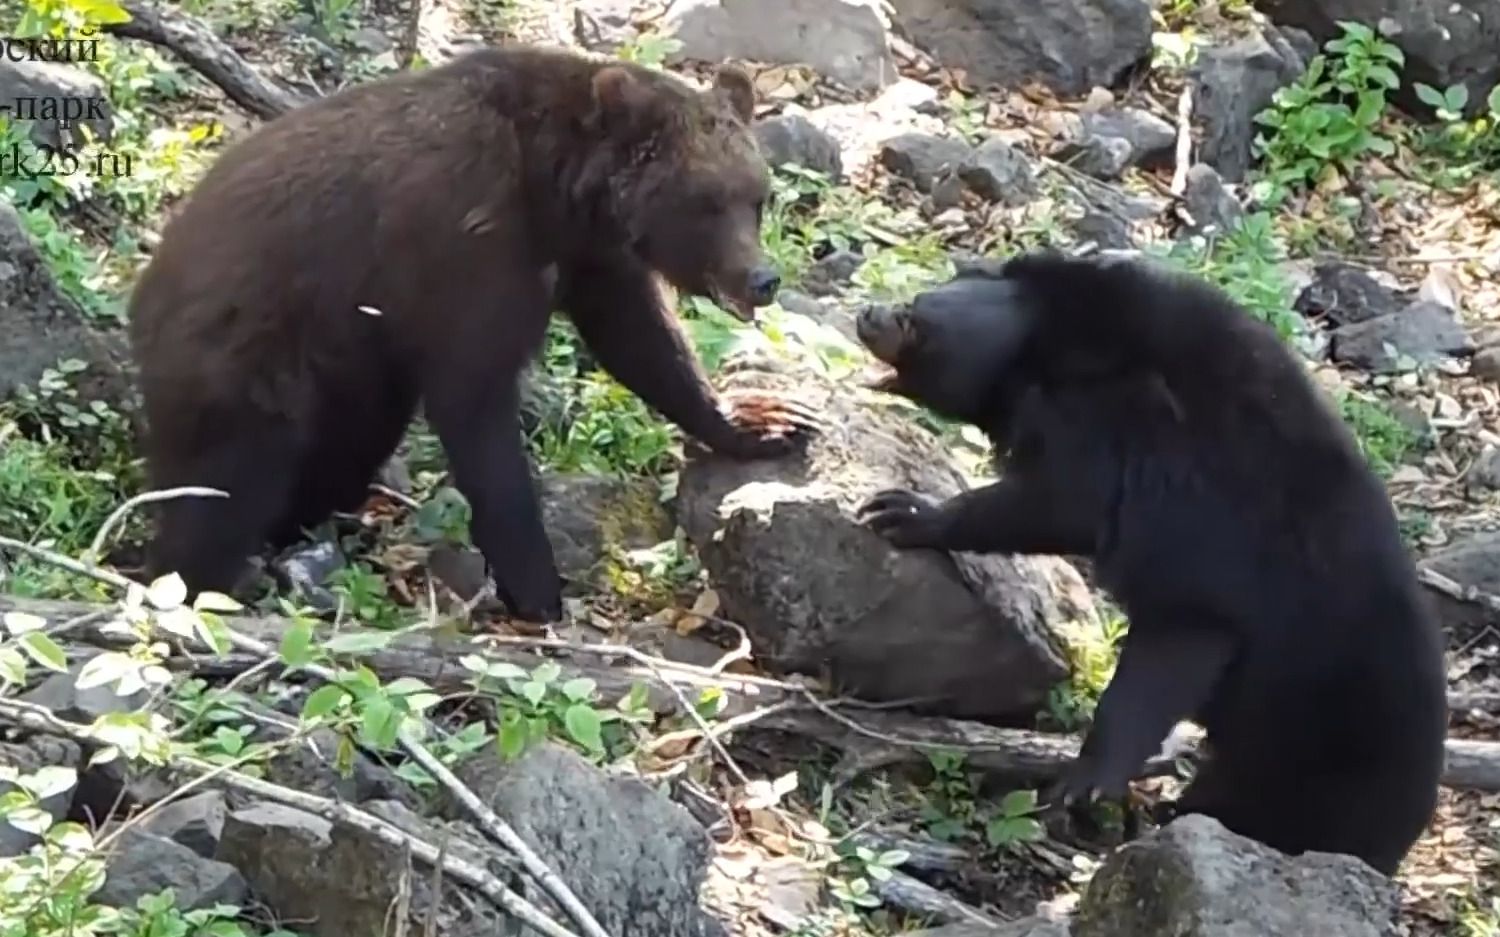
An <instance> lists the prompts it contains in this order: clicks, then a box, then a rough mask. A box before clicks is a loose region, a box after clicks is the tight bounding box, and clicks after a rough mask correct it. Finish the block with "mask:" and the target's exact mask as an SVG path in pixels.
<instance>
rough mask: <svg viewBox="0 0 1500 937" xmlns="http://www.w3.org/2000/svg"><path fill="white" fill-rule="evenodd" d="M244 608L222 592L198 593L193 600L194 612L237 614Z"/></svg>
mask: <svg viewBox="0 0 1500 937" xmlns="http://www.w3.org/2000/svg"><path fill="white" fill-rule="evenodd" d="M244 607H245V606H243V605H241V604H240V603H239V602H237V601H235V600H234V599H232V598H230V597H229V596H227V595H225V594H224V593H222V592H200V593H198V597H197V598H196V599H194V600H193V611H196V612H238V611H240V610H241V609H243V608H244Z"/></svg>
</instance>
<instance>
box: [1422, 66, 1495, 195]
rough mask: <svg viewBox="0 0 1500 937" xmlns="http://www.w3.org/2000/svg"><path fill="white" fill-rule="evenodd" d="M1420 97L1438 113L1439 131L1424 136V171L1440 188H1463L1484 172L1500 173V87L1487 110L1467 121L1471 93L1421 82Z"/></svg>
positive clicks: (1492, 93)
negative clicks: (1499, 171)
mask: <svg viewBox="0 0 1500 937" xmlns="http://www.w3.org/2000/svg"><path fill="white" fill-rule="evenodd" d="M1415 88H1416V92H1417V97H1418V98H1420V99H1421V100H1422V102H1423V103H1425V104H1427V105H1428V106H1429V107H1431V108H1432V109H1433V111H1434V112H1435V116H1436V117H1437V120H1438V127H1437V129H1435V130H1433V129H1428V128H1424V129H1423V131H1422V133H1421V136H1420V154H1421V155H1420V158H1419V164H1418V165H1419V169H1420V171H1421V172H1422V173H1423V174H1424V175H1425V176H1426V177H1427V178H1429V179H1430V180H1432V183H1433V184H1434V185H1436V186H1439V187H1443V188H1449V187H1453V186H1458V185H1462V184H1464V183H1466V182H1468V181H1470V180H1471V179H1473V178H1474V177H1475V175H1477V174H1478V173H1480V172H1483V171H1494V170H1496V169H1500V85H1496V86H1495V87H1494V88H1491V89H1490V93H1489V96H1488V97H1487V98H1486V99H1485V102H1484V108H1483V109H1482V110H1481V112H1480V113H1479V114H1478V115H1476V116H1475V117H1474V118H1473V119H1472V120H1466V119H1465V118H1464V109H1465V108H1466V107H1467V106H1468V104H1469V89H1468V88H1467V87H1466V86H1464V85H1461V84H1460V85H1453V86H1451V87H1449V88H1447V89H1446V90H1443V91H1439V90H1438V89H1437V88H1434V87H1432V86H1431V85H1427V84H1423V83H1422V82H1417V83H1416V85H1415Z"/></svg>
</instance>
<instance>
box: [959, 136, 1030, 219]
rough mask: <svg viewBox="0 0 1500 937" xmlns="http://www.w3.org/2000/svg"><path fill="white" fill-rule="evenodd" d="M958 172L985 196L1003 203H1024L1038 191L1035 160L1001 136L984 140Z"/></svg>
mask: <svg viewBox="0 0 1500 937" xmlns="http://www.w3.org/2000/svg"><path fill="white" fill-rule="evenodd" d="M958 174H959V176H960V177H961V178H962V179H963V181H964V184H965V185H967V186H968V187H969V188H970V189H971V190H973V191H974V192H975V193H976V194H978V195H979V196H980V197H981V198H985V199H989V200H990V201H992V202H1000V203H1001V204H1003V205H1011V206H1015V205H1024V204H1026V203H1027V202H1029V201H1031V199H1033V198H1035V197H1036V195H1037V192H1038V188H1037V184H1036V170H1035V169H1034V168H1033V167H1032V165H1031V160H1029V159H1028V158H1027V157H1026V154H1025V153H1023V152H1021V150H1019V149H1017V148H1016V147H1014V146H1012V145H1011V144H1010V143H1007V142H1006V141H1004V140H1002V139H1000V138H999V137H990V138H989V139H987V140H985V141H984V142H983V143H981V144H980V145H979V147H978V148H977V149H975V150H974V152H973V153H971V154H970V155H969V158H968V160H966V161H965V162H964V164H963V166H962V167H960V168H959V170H958Z"/></svg>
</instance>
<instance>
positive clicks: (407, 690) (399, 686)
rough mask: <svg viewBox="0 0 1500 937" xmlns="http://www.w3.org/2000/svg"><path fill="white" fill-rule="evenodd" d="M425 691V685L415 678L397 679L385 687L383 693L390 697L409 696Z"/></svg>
mask: <svg viewBox="0 0 1500 937" xmlns="http://www.w3.org/2000/svg"><path fill="white" fill-rule="evenodd" d="M427 689H428V686H427V684H426V683H424V682H422V681H421V680H418V679H417V678H416V677H397V678H396V679H395V680H392V681H391V682H390V683H387V684H386V685H385V691H386V692H387V693H389V694H391V695H392V696H410V695H412V694H413V693H421V692H423V691H425V690H427Z"/></svg>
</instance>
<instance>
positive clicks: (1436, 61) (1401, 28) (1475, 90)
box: [1255, 0, 1500, 114]
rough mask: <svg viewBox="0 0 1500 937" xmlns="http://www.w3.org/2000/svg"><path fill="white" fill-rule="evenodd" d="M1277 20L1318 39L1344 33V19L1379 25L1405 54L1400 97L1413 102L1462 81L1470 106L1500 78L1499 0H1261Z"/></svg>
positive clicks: (1473, 108) (1405, 102)
mask: <svg viewBox="0 0 1500 937" xmlns="http://www.w3.org/2000/svg"><path fill="white" fill-rule="evenodd" d="M1255 5H1256V6H1257V7H1258V8H1260V9H1261V10H1262V11H1264V12H1265V13H1266V14H1267V15H1268V16H1270V17H1271V19H1273V20H1274V21H1276V22H1278V23H1284V24H1287V25H1290V26H1296V27H1299V28H1301V29H1305V30H1307V31H1308V32H1310V33H1312V34H1313V36H1314V37H1315V38H1317V39H1318V40H1319V41H1325V40H1328V39H1332V38H1334V37H1336V36H1338V35H1339V34H1340V30H1339V26H1338V23H1339V21H1340V20H1347V21H1353V22H1356V23H1364V24H1366V25H1368V26H1377V25H1380V26H1382V28H1383V29H1384V31H1385V32H1386V33H1387V38H1389V39H1390V40H1391V41H1392V42H1394V43H1396V45H1398V46H1400V47H1401V50H1402V51H1403V52H1404V53H1405V54H1406V65H1405V67H1404V68H1403V69H1402V74H1401V89H1400V91H1399V92H1398V95H1397V99H1398V100H1399V101H1400V102H1401V103H1402V104H1403V105H1404V106H1406V107H1409V108H1410V107H1414V106H1415V105H1416V104H1417V98H1416V95H1415V94H1414V91H1413V89H1414V88H1415V86H1416V83H1417V82H1419V81H1420V82H1424V83H1426V84H1429V85H1433V86H1435V87H1437V88H1439V89H1442V88H1447V87H1448V86H1449V85H1453V84H1460V83H1461V84H1463V85H1465V86H1467V87H1468V89H1469V108H1468V109H1469V111H1470V113H1471V114H1472V113H1475V112H1477V111H1478V110H1479V109H1480V108H1482V107H1483V106H1484V101H1485V97H1486V96H1487V95H1488V94H1489V91H1490V89H1491V88H1493V87H1494V86H1495V83H1496V82H1497V81H1500V0H1463V2H1461V3H1455V2H1453V0H1256V4H1255Z"/></svg>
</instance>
